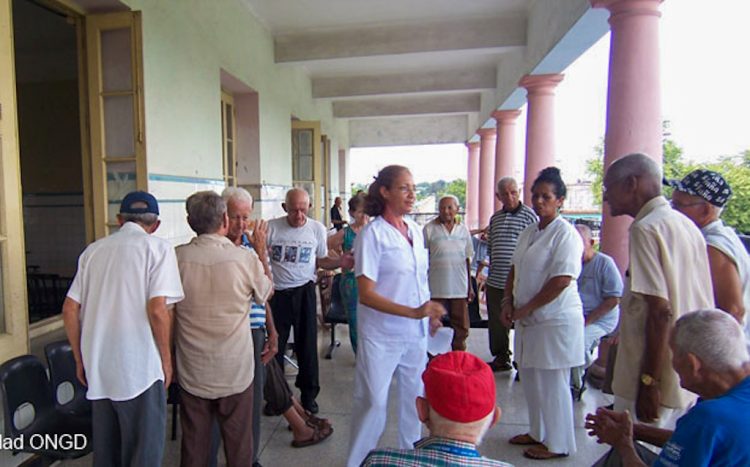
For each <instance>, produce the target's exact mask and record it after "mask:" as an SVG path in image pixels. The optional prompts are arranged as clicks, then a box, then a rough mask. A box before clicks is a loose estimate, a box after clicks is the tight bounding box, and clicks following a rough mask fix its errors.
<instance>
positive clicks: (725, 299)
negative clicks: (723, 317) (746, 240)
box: [666, 170, 750, 339]
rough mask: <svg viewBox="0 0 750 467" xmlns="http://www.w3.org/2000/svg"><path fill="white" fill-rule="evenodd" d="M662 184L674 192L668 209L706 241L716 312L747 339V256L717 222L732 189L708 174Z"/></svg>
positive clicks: (749, 297) (732, 234) (733, 235)
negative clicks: (683, 217)
mask: <svg viewBox="0 0 750 467" xmlns="http://www.w3.org/2000/svg"><path fill="white" fill-rule="evenodd" d="M666 183H667V184H669V185H670V186H671V187H673V188H674V190H675V191H674V193H673V194H672V207H673V208H675V209H676V210H678V211H680V212H681V213H683V214H685V215H686V216H687V217H688V218H689V219H690V220H691V221H693V223H694V224H695V225H696V226H697V227H698V228H699V229H701V233H702V234H703V237H704V238H705V239H706V244H707V245H708V264H709V266H710V267H711V281H712V283H713V286H714V303H715V305H716V308H719V309H721V310H724V311H726V312H727V313H729V314H730V315H732V316H734V318H735V319H736V320H737V322H739V323H741V324H742V323H744V326H745V336H746V338H747V339H750V328H749V327H748V319H747V317H746V313H747V312H748V309H750V256H749V255H748V254H747V250H746V249H745V247H744V245H743V244H742V240H740V239H739V237H738V236H737V234H736V233H735V232H734V230H733V229H731V228H730V227H727V226H726V225H724V223H723V222H722V221H721V219H719V216H720V215H721V210H722V209H723V208H724V206H725V205H726V204H727V201H729V197H730V196H732V188H731V187H730V186H729V184H728V183H727V182H726V180H724V177H722V176H721V175H720V174H718V173H716V172H712V171H710V170H694V171H692V172H690V173H689V174H688V175H687V176H686V177H685V178H683V179H682V180H670V181H667V182H666Z"/></svg>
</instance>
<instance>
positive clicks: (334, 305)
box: [323, 274, 349, 360]
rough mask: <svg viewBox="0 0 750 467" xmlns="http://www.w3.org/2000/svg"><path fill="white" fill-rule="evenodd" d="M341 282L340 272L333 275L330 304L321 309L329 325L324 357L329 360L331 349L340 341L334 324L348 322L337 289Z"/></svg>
mask: <svg viewBox="0 0 750 467" xmlns="http://www.w3.org/2000/svg"><path fill="white" fill-rule="evenodd" d="M340 282H341V274H336V275H335V276H333V281H332V283H331V286H330V287H331V290H330V293H331V304H330V305H329V306H328V309H327V310H323V321H324V322H325V323H328V324H330V325H331V343H330V344H329V345H328V350H327V351H326V354H325V358H326V359H327V360H330V359H331V358H333V350H334V349H335V348H336V347H340V346H341V342H339V341H338V340H336V325H337V324H348V323H349V318H348V317H347V315H346V308H344V302H343V301H342V300H341V291H340V290H339V283H340Z"/></svg>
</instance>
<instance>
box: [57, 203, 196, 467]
mask: <svg viewBox="0 0 750 467" xmlns="http://www.w3.org/2000/svg"><path fill="white" fill-rule="evenodd" d="M117 222H118V223H119V224H120V229H119V230H118V231H117V232H116V233H114V234H112V235H110V236H108V237H105V238H102V239H100V240H97V241H96V242H94V243H92V244H91V245H89V246H88V247H87V248H86V250H84V252H83V253H82V254H81V256H80V258H79V259H78V271H77V272H76V276H75V278H74V279H73V283H72V285H71V286H70V290H68V294H67V297H66V298H65V303H64V304H63V320H64V323H65V332H66V333H67V335H68V340H69V341H70V345H71V347H72V349H73V355H74V358H75V362H76V373H77V376H78V379H79V380H80V381H81V383H83V384H84V385H86V386H88V391H87V393H86V397H87V398H88V399H90V400H91V401H92V417H93V432H94V433H96V436H95V437H94V439H93V450H94V465H95V466H112V465H161V462H162V457H163V453H164V438H165V433H166V387H167V386H169V383H170V382H171V380H172V358H171V352H170V346H169V340H170V333H171V327H172V320H171V317H170V314H169V312H168V310H167V306H168V305H171V304H173V303H176V302H179V301H180V300H182V298H183V297H184V295H183V292H182V283H181V282H180V275H179V271H178V269H177V258H176V256H175V251H174V248H173V247H172V245H170V244H169V242H167V241H166V240H163V239H161V238H157V237H155V236H153V235H150V234H152V233H154V232H155V231H156V229H157V228H158V227H159V205H158V203H157V202H156V198H154V196H153V195H151V194H149V193H146V192H144V191H134V192H131V193H128V194H127V195H126V196H125V197H124V198H123V200H122V204H121V205H120V213H119V214H118V215H117Z"/></svg>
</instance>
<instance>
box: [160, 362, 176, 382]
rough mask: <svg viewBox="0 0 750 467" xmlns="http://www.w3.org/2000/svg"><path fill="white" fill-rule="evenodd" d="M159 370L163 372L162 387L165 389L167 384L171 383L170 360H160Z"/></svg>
mask: <svg viewBox="0 0 750 467" xmlns="http://www.w3.org/2000/svg"><path fill="white" fill-rule="evenodd" d="M161 370H162V371H163V372H164V389H167V388H169V385H170V384H172V376H173V372H172V361H171V360H168V359H164V360H162V361H161Z"/></svg>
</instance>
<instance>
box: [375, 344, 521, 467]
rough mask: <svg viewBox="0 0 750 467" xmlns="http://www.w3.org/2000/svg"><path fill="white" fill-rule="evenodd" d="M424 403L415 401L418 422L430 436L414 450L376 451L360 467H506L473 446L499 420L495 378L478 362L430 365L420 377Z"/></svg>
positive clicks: (463, 359)
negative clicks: (444, 466) (443, 466)
mask: <svg viewBox="0 0 750 467" xmlns="http://www.w3.org/2000/svg"><path fill="white" fill-rule="evenodd" d="M422 381H424V391H425V397H418V398H417V413H418V414H419V419H420V420H421V421H422V423H424V424H425V425H426V426H427V429H428V430H430V436H428V437H426V438H423V439H421V440H419V441H417V442H416V443H414V449H376V450H373V451H371V452H370V454H369V455H368V456H367V458H366V459H365V460H364V462H362V465H363V466H372V467H375V466H383V467H385V466H399V467H408V466H430V465H432V466H438V465H467V466H500V467H503V466H510V464H507V463H505V462H500V461H496V460H493V459H487V458H485V457H482V456H481V454H479V452H478V451H477V445H479V443H480V442H481V441H482V438H483V437H484V434H485V433H487V430H488V429H489V428H490V427H491V426H492V425H494V424H495V423H497V422H498V421H499V420H500V407H497V406H496V405H495V378H494V376H493V374H492V370H491V369H490V367H489V365H487V364H486V363H485V362H483V361H482V360H481V359H479V358H477V357H476V356H474V355H472V354H470V353H468V352H462V351H453V352H449V353H446V354H443V355H439V356H437V357H435V358H433V359H432V361H431V362H430V364H429V365H428V366H427V369H426V370H425V372H424V373H422Z"/></svg>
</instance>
